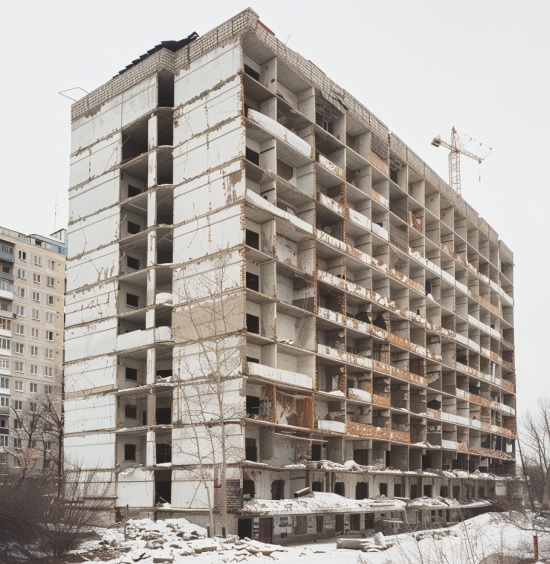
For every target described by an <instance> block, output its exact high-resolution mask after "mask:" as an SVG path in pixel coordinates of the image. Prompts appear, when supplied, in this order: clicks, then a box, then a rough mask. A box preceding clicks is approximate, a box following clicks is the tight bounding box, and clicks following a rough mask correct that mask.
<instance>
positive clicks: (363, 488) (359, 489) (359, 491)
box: [355, 482, 369, 499]
mask: <svg viewBox="0 0 550 564" xmlns="http://www.w3.org/2000/svg"><path fill="white" fill-rule="evenodd" d="M368 498H369V484H368V482H359V483H358V484H357V485H356V486H355V499H368Z"/></svg>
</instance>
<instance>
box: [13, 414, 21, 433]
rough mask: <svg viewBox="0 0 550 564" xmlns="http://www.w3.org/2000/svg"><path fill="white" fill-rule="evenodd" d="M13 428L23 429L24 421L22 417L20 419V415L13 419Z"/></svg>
mask: <svg viewBox="0 0 550 564" xmlns="http://www.w3.org/2000/svg"><path fill="white" fill-rule="evenodd" d="M13 428H14V429H15V430H16V431H21V429H23V421H21V419H19V417H17V418H15V419H14V420H13Z"/></svg>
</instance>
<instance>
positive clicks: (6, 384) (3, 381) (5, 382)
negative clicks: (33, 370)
mask: <svg viewBox="0 0 550 564" xmlns="http://www.w3.org/2000/svg"><path fill="white" fill-rule="evenodd" d="M0 388H4V389H5V390H9V389H10V379H9V378H8V377H7V376H0Z"/></svg>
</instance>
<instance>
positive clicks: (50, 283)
mask: <svg viewBox="0 0 550 564" xmlns="http://www.w3.org/2000/svg"><path fill="white" fill-rule="evenodd" d="M46 286H48V288H53V287H54V286H55V278H54V277H53V276H46Z"/></svg>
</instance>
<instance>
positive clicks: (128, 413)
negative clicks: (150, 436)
mask: <svg viewBox="0 0 550 564" xmlns="http://www.w3.org/2000/svg"><path fill="white" fill-rule="evenodd" d="M124 417H126V419H137V406H135V405H129V404H126V405H125V406H124Z"/></svg>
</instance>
